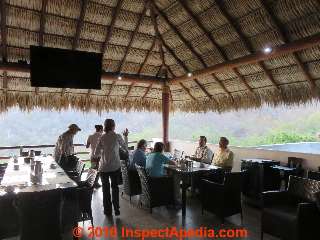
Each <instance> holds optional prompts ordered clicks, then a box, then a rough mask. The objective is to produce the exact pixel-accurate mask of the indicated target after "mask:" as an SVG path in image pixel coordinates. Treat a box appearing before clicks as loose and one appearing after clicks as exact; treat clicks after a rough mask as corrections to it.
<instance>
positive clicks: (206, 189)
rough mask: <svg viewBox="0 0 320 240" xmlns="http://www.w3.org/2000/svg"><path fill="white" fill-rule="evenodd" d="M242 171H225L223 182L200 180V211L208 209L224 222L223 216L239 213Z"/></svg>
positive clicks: (240, 208)
mask: <svg viewBox="0 0 320 240" xmlns="http://www.w3.org/2000/svg"><path fill="white" fill-rule="evenodd" d="M241 181H242V173H241V172H232V173H225V177H224V181H223V183H216V182H212V181H209V180H207V179H203V180H202V187H201V203H202V213H203V212H204V210H208V211H209V212H212V213H214V214H216V215H217V216H219V217H220V218H221V220H222V222H224V218H226V217H229V216H232V215H234V214H238V213H240V214H241V222H242V206H241V188H242V183H241Z"/></svg>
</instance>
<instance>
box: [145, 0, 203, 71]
mask: <svg viewBox="0 0 320 240" xmlns="http://www.w3.org/2000/svg"><path fill="white" fill-rule="evenodd" d="M150 3H151V5H152V8H153V9H154V11H155V13H156V14H158V15H159V16H160V17H161V18H163V19H164V20H165V21H166V23H167V24H168V25H169V27H170V28H171V30H172V31H173V32H174V33H175V34H176V35H177V36H178V37H179V38H180V40H181V41H182V43H183V44H184V45H185V46H187V48H188V49H189V51H190V52H191V53H192V55H193V56H195V57H196V58H197V59H198V61H200V62H201V64H202V65H203V66H204V67H206V66H207V65H206V63H205V61H204V60H203V59H202V57H201V55H200V54H199V53H197V51H196V50H195V49H194V47H193V46H192V45H191V44H190V43H189V42H188V40H187V39H186V38H185V37H184V36H183V35H182V34H181V33H180V31H179V30H178V29H177V28H176V26H175V25H174V24H172V23H171V21H170V20H169V18H168V17H167V16H166V14H165V13H162V12H161V11H160V9H159V8H158V7H157V6H156V4H155V3H154V1H153V0H152V1H150Z"/></svg>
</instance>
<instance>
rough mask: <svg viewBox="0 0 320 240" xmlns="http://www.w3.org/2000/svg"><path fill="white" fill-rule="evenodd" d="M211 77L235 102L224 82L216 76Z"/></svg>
mask: <svg viewBox="0 0 320 240" xmlns="http://www.w3.org/2000/svg"><path fill="white" fill-rule="evenodd" d="M211 76H212V77H213V79H214V81H215V82H216V83H218V85H219V86H220V87H221V88H222V89H223V91H224V92H225V93H226V94H228V96H229V97H230V98H231V99H232V101H234V98H233V96H232V94H231V92H230V91H229V90H228V89H227V88H226V86H225V85H224V84H223V83H222V81H221V80H220V79H218V78H217V77H216V75H214V74H211Z"/></svg>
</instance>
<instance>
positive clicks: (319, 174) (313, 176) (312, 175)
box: [308, 171, 320, 181]
mask: <svg viewBox="0 0 320 240" xmlns="http://www.w3.org/2000/svg"><path fill="white" fill-rule="evenodd" d="M308 178H309V179H313V180H317V181H320V172H314V171H308Z"/></svg>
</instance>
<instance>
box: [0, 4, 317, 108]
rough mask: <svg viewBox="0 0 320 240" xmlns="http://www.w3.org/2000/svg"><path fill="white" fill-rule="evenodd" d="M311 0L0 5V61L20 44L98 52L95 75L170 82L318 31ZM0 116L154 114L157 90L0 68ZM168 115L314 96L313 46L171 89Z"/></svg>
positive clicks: (24, 53)
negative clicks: (45, 81)
mask: <svg viewBox="0 0 320 240" xmlns="http://www.w3.org/2000/svg"><path fill="white" fill-rule="evenodd" d="M319 2H320V1H318V0H308V1H306V0H188V1H186V0H178V1H176V0H151V1H144V0H94V1H87V0H1V11H0V14H1V35H0V40H1V58H2V61H3V62H4V61H7V62H18V61H19V60H24V61H29V46H30V45H41V46H48V47H56V48H65V49H76V50H82V51H90V52H103V53H104V60H103V68H104V69H103V70H105V71H106V72H110V73H116V74H133V75H136V76H143V77H148V76H149V77H150V76H152V77H159V78H162V77H165V73H167V76H168V78H169V79H175V78H177V77H180V76H184V75H186V74H187V73H188V72H194V71H197V70H201V69H205V68H208V67H210V66H214V65H216V64H221V63H224V62H227V61H230V60H234V59H237V58H241V57H244V56H247V55H250V54H252V53H255V52H258V51H261V49H263V48H265V47H266V46H269V47H274V46H280V45H284V44H288V43H290V42H294V41H297V40H300V39H304V38H307V37H310V36H314V35H316V34H319V33H320V3H319ZM0 78H1V81H0V82H1V85H0V86H1V89H2V91H1V92H0V111H5V110H7V109H8V108H9V107H12V106H16V105H19V106H20V107H21V108H22V109H25V110H30V109H32V108H34V107H41V108H45V109H58V110H59V109H63V108H66V107H68V106H69V105H71V106H72V107H74V108H77V109H81V110H89V109H94V110H97V111H103V110H117V109H122V110H149V111H159V110H161V97H162V95H161V85H157V84H152V85H151V84H148V83H147V82H141V83H139V82H138V81H137V82H134V83H131V82H126V81H114V80H108V79H104V80H103V81H102V89H101V90H99V91H95V90H92V91H91V90H74V89H53V88H52V89H50V88H33V87H31V86H30V80H29V74H28V73H18V72H13V71H0ZM169 85H170V101H171V109H172V110H182V111H211V110H212V111H221V112H222V111H227V110H231V109H239V108H250V107H259V106H261V105H262V104H264V103H266V104H270V105H278V104H288V105H290V104H297V103H305V102H307V101H309V100H311V99H312V98H317V97H318V96H319V91H318V87H319V86H320V46H319V45H317V46H314V47H312V48H308V49H305V50H303V51H299V52H295V53H290V54H287V55H283V56H278V57H275V58H272V59H268V60H265V61H260V62H257V63H254V64H250V65H244V66H239V67H237V68H234V69H225V70H222V71H220V72H216V73H214V74H208V75H206V76H202V77H199V78H197V79H196V80H195V79H194V78H192V77H191V78H189V79H186V80H184V81H183V82H180V83H178V84H176V83H175V84H173V83H172V84H170V80H169Z"/></svg>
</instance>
